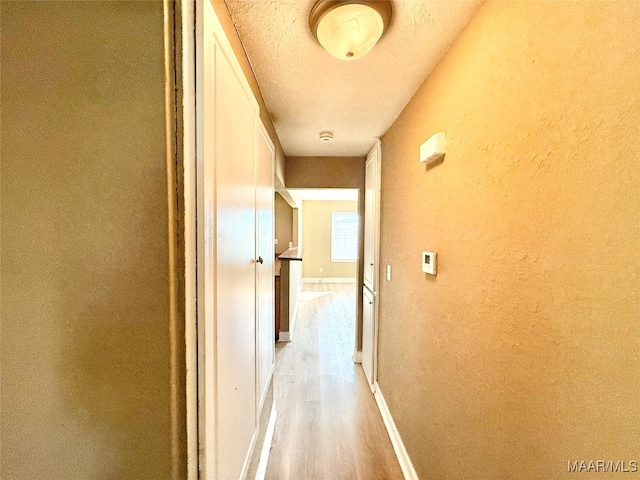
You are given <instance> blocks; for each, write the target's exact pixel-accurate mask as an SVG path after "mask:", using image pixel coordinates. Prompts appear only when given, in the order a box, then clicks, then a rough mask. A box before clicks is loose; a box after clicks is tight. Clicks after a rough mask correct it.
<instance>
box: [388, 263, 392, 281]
mask: <svg viewBox="0 0 640 480" xmlns="http://www.w3.org/2000/svg"><path fill="white" fill-rule="evenodd" d="M390 281H391V265H387V282H390Z"/></svg>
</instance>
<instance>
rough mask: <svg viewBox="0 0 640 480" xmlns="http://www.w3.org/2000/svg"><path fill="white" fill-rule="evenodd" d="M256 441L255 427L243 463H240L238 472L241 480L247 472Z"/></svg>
mask: <svg viewBox="0 0 640 480" xmlns="http://www.w3.org/2000/svg"><path fill="white" fill-rule="evenodd" d="M256 443H258V428H257V427H256V429H255V431H254V432H253V436H252V437H251V444H250V445H249V451H248V452H247V456H246V457H245V459H244V464H243V465H242V471H241V472H240V478H241V479H242V480H245V479H246V478H247V473H248V472H249V466H250V465H251V459H252V457H253V451H254V450H255V448H256Z"/></svg>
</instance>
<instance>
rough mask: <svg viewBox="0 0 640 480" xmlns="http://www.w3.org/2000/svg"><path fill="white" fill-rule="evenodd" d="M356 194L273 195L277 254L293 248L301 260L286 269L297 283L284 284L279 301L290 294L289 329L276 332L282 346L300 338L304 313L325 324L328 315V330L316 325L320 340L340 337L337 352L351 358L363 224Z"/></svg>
mask: <svg viewBox="0 0 640 480" xmlns="http://www.w3.org/2000/svg"><path fill="white" fill-rule="evenodd" d="M359 193H360V192H359V190H358V189H329V188H324V189H290V190H288V191H286V192H284V195H283V196H284V198H283V196H281V195H280V194H279V193H276V201H275V205H276V209H275V212H276V220H275V221H276V226H275V231H276V254H277V256H282V257H286V256H287V255H288V254H291V252H292V250H291V248H293V249H294V250H293V252H294V253H297V254H298V255H300V256H301V258H302V261H301V262H299V264H295V265H294V262H288V264H287V265H286V266H287V267H289V264H291V268H290V271H289V275H290V276H291V275H292V273H293V274H295V276H296V277H297V278H286V279H284V280H285V281H286V282H288V283H289V287H288V289H286V290H288V292H287V291H284V292H281V295H283V294H284V295H286V294H289V296H290V298H289V300H290V305H289V312H287V313H288V315H286V316H288V318H284V319H283V321H282V322H281V325H283V324H285V323H286V322H287V320H288V327H289V329H288V330H286V331H282V330H281V331H279V332H277V334H278V336H279V340H280V342H283V341H284V342H287V341H295V340H294V338H295V337H296V336H297V335H298V334H301V327H302V325H301V324H299V323H298V319H299V318H301V314H302V313H305V312H306V310H309V309H311V310H314V311H315V313H316V314H320V316H319V317H318V318H325V314H326V313H327V312H328V310H330V309H331V310H334V312H333V313H332V314H331V315H328V316H326V318H332V320H331V324H330V325H321V324H320V325H317V326H316V327H317V328H320V331H319V332H318V335H323V334H324V333H323V332H325V330H326V332H329V331H332V333H331V334H330V335H331V336H339V337H340V344H341V346H340V348H339V350H340V351H343V350H344V349H346V350H344V351H346V352H347V353H343V355H344V356H345V357H346V359H347V360H349V361H353V359H354V358H355V352H356V350H357V334H358V332H357V328H356V324H357V317H358V304H359V303H360V301H359V299H358V298H357V289H356V285H357V278H358V273H359V272H358V270H359V269H360V264H361V257H362V232H361V228H362V223H363V222H362V218H361V217H362V215H361V212H360V207H361V205H360V204H359ZM285 198H286V200H285ZM280 271H282V270H281V269H280ZM281 281H282V280H281ZM294 301H295V304H293V302H294ZM279 313H280V315H281V316H282V314H283V312H282V311H281V312H279ZM306 313H308V312H306ZM314 328H315V327H314ZM338 331H339V333H337V332H338ZM327 334H328V333H327ZM328 335H329V334H328ZM332 348H333V347H332ZM335 353H336V354H338V351H337V350H336V351H335Z"/></svg>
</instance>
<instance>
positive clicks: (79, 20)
mask: <svg viewBox="0 0 640 480" xmlns="http://www.w3.org/2000/svg"><path fill="white" fill-rule="evenodd" d="M0 8H1V17H2V37H1V42H2V52H1V55H2V85H1V88H2V105H1V122H2V132H1V143H2V179H1V182H2V184H1V185H2V187H1V188H2V190H1V205H2V216H1V229H2V245H1V246H2V248H1V265H2V270H1V281H2V299H1V306H0V317H1V324H0V328H1V338H2V345H1V355H2V358H1V376H2V405H1V422H2V449H1V463H2V478H7V479H111V478H123V479H124V478H129V479H134V478H135V479H150V480H151V479H153V480H158V479H166V478H169V477H170V474H171V463H170V461H171V459H170V453H171V452H170V411H169V398H170V371H169V348H170V347H169V305H168V299H169V284H168V274H169V264H168V245H167V172H166V152H165V148H166V147H165V145H166V142H165V110H164V60H163V13H162V12H163V8H162V3H161V2H153V1H149V2H104V3H103V2H26V3H22V2H2V4H1V6H0Z"/></svg>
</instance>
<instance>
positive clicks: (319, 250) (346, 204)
mask: <svg viewBox="0 0 640 480" xmlns="http://www.w3.org/2000/svg"><path fill="white" fill-rule="evenodd" d="M357 211H358V202H357V201H335V200H331V201H316V200H305V201H303V202H302V245H304V260H303V262H302V276H303V278H318V277H323V278H355V277H356V262H332V261H331V214H332V213H333V212H357ZM320 268H322V269H323V272H322V273H320Z"/></svg>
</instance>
